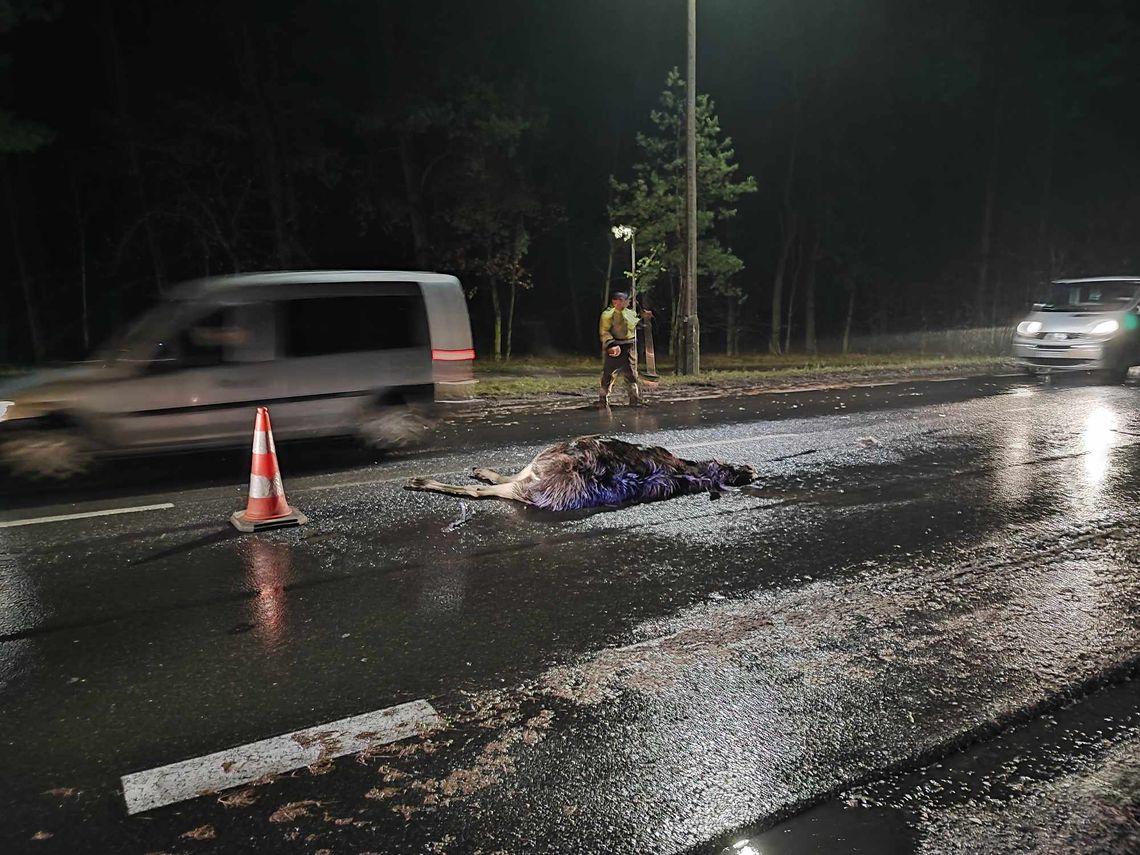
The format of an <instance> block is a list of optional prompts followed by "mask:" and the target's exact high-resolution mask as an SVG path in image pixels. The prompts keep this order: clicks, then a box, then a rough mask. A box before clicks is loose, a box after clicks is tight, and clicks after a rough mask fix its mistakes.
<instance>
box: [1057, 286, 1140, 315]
mask: <svg viewBox="0 0 1140 855" xmlns="http://www.w3.org/2000/svg"><path fill="white" fill-rule="evenodd" d="M1138 291H1140V283H1138V282H1132V281H1120V282H1112V281H1108V282H1054V283H1053V288H1052V291H1051V292H1050V298H1049V302H1048V303H1046V304H1045V305H1043V306H1041V311H1043V312H1118V311H1120V310H1121V309H1125V308H1127V307H1128V304H1129V303H1131V302H1132V301H1133V300H1134V299H1135V298H1136V296H1137V292H1138Z"/></svg>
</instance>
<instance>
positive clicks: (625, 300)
mask: <svg viewBox="0 0 1140 855" xmlns="http://www.w3.org/2000/svg"><path fill="white" fill-rule="evenodd" d="M610 304H611V305H612V306H613V307H614V308H615V309H619V310H620V309H624V308H625V307H626V306H628V305H629V294H627V293H625V291H614V293H613V294H612V295H611V296H610Z"/></svg>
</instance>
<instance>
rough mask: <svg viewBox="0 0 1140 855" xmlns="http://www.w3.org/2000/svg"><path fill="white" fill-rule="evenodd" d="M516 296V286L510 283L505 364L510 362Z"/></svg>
mask: <svg viewBox="0 0 1140 855" xmlns="http://www.w3.org/2000/svg"><path fill="white" fill-rule="evenodd" d="M516 294H518V284H517V283H515V282H514V280H512V281H511V299H510V302H509V303H508V305H507V353H506V360H507V362H510V361H511V337H512V335H513V333H514V331H515V295H516Z"/></svg>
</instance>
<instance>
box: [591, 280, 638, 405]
mask: <svg viewBox="0 0 1140 855" xmlns="http://www.w3.org/2000/svg"><path fill="white" fill-rule="evenodd" d="M611 303H612V305H611V306H610V307H609V308H608V309H606V310H605V311H604V312H602V317H601V320H600V321H599V322H598V336H599V337H600V338H601V340H602V351H603V354H604V356H603V360H604V361H603V363H602V389H601V394H600V397H599V400H598V406H599V407H600V408H603V409H604V408H606V407H609V405H610V392H611V391H612V390H613V386H614V379H615V375H617V374H621V376H622V377H624V378H625V382H626V383H627V384H628V385H629V405H630V406H631V407H641V406H644V405H645V402H644V401H642V400H641V391H640V390H639V389H638V386H637V323H638V321H637V316H636V315H635V314H634V313H633V310H632V309H630V308H629V295H628V294H626V293H624V292H623V291H615V292H614V295H613V298H612V300H611Z"/></svg>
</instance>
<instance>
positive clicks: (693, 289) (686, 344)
mask: <svg viewBox="0 0 1140 855" xmlns="http://www.w3.org/2000/svg"><path fill="white" fill-rule="evenodd" d="M687 44H688V63H687V74H686V77H685V236H686V239H685V276H684V281H683V282H682V283H681V306H680V309H681V352H680V353H679V354H678V355H677V365H678V368H679V373H680V374H685V375H689V374H699V373H700V372H701V328H700V324H699V323H698V321H697V0H689V26H688V39H687Z"/></svg>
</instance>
